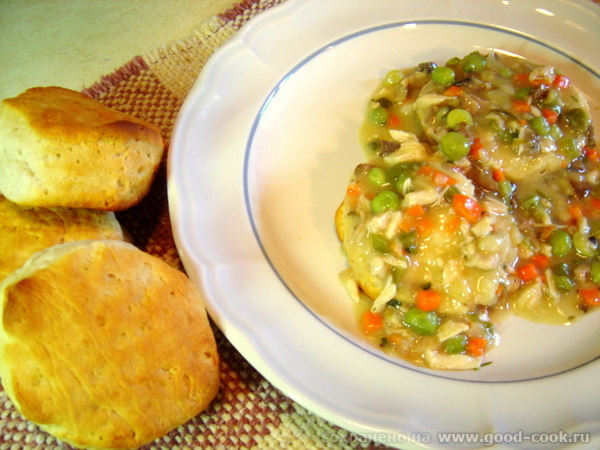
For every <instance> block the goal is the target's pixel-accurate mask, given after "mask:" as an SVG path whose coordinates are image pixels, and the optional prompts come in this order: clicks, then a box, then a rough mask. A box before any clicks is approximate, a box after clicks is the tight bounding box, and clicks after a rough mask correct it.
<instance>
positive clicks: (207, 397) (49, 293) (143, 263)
mask: <svg viewBox="0 0 600 450" xmlns="http://www.w3.org/2000/svg"><path fill="white" fill-rule="evenodd" d="M0 301H1V307H2V308H1V318H2V322H1V323H2V328H1V330H0V361H1V363H0V376H1V378H2V383H3V386H4V389H5V390H6V392H7V394H8V395H9V397H10V398H11V400H12V401H13V403H14V404H15V405H16V407H17V409H18V410H19V411H20V412H21V413H22V414H23V416H24V417H26V418H27V419H29V420H31V421H32V422H35V423H37V424H38V425H39V426H40V427H41V428H42V429H43V430H45V431H47V432H49V433H51V434H53V435H54V436H56V437H57V438H59V439H60V440H62V441H65V442H67V443H69V444H71V445H74V446H76V447H82V448H115V449H117V448H119V449H124V448H136V447H139V446H141V445H143V444H145V443H148V442H150V441H152V440H154V439H157V438H159V437H161V436H163V435H164V434H166V433H167V432H168V431H169V430H171V429H173V428H175V427H177V426H179V425H181V424H183V423H185V422H186V421H188V420H189V419H190V418H192V417H194V416H195V415H197V414H198V413H200V412H201V411H203V410H204V409H205V408H206V407H207V406H208V405H209V403H210V402H211V400H212V399H213V398H214V397H215V395H216V393H217V391H218V387H219V362H218V354H217V349H216V344H215V339H214V335H213V333H212V329H211V328H210V325H209V322H208V319H207V315H206V312H205V308H204V303H203V300H202V298H201V297H200V295H199V293H198V291H197V290H196V289H195V287H194V286H193V285H192V283H191V281H190V280H189V279H188V278H187V277H186V276H185V275H184V274H183V273H182V272H180V271H178V270H176V269H174V268H172V267H171V266H169V265H168V264H166V263H165V262H163V261H162V260H160V259H158V258H156V257H154V256H151V255H149V254H147V253H144V252H142V251H141V250H139V249H137V248H136V247H134V246H133V245H131V244H129V243H126V242H122V241H111V240H87V241H79V242H72V243H66V244H61V245H57V246H54V247H52V248H49V249H46V250H43V251H41V252H38V253H36V254H35V255H34V256H32V258H30V259H29V260H28V262H27V263H26V264H25V265H24V266H23V267H22V268H20V269H18V270H16V271H15V272H13V273H12V274H11V275H10V276H9V277H7V278H6V279H5V280H4V282H3V283H2V284H0Z"/></svg>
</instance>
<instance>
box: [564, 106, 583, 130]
mask: <svg viewBox="0 0 600 450" xmlns="http://www.w3.org/2000/svg"><path fill="white" fill-rule="evenodd" d="M563 117H564V119H565V122H566V123H567V125H568V126H569V127H570V128H571V129H572V130H575V131H577V132H583V131H585V130H587V129H588V127H589V125H590V118H589V117H588V115H587V113H586V112H585V111H584V110H583V109H581V108H573V109H570V110H568V111H566V112H565V113H563Z"/></svg>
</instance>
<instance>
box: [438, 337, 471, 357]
mask: <svg viewBox="0 0 600 450" xmlns="http://www.w3.org/2000/svg"><path fill="white" fill-rule="evenodd" d="M467 341H468V338H467V336H465V335H464V334H457V335H456V336H452V337H451V338H448V339H446V340H445V341H444V350H446V353H451V354H457V353H464V351H465V350H466V348H467Z"/></svg>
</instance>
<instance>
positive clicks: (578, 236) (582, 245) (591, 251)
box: [573, 231, 597, 258]
mask: <svg viewBox="0 0 600 450" xmlns="http://www.w3.org/2000/svg"><path fill="white" fill-rule="evenodd" d="M573 246H574V247H575V251H577V254H578V255H579V256H581V257H583V258H589V257H592V256H594V255H595V254H596V247H597V243H596V239H595V238H592V237H591V236H590V235H589V234H587V233H583V232H581V231H576V232H575V234H573Z"/></svg>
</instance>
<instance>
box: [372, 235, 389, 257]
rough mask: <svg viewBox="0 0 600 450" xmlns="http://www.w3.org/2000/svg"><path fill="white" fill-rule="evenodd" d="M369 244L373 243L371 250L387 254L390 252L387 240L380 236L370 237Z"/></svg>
mask: <svg viewBox="0 0 600 450" xmlns="http://www.w3.org/2000/svg"><path fill="white" fill-rule="evenodd" d="M371 242H372V243H373V248H374V249H375V250H376V251H378V252H380V253H389V252H390V242H389V241H388V240H387V238H386V237H385V236H383V235H381V234H373V235H372V236H371Z"/></svg>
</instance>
